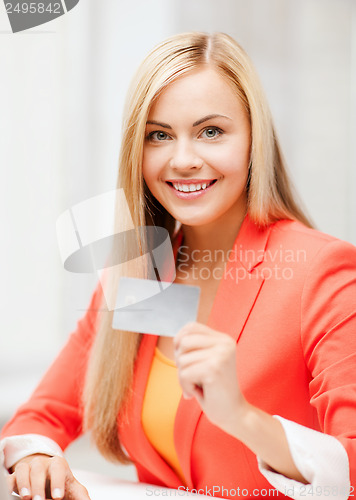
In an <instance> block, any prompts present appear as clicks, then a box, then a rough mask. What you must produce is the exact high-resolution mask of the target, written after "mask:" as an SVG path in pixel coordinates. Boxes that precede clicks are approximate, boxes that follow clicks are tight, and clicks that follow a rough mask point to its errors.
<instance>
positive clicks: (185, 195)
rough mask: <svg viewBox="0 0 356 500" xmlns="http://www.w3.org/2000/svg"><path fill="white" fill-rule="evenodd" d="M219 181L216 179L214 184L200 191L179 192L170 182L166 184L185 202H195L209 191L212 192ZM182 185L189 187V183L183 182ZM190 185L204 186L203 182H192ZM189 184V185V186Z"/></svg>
mask: <svg viewBox="0 0 356 500" xmlns="http://www.w3.org/2000/svg"><path fill="white" fill-rule="evenodd" d="M217 180H218V179H214V180H213V181H212V183H211V184H210V185H209V186H207V187H206V188H205V189H199V191H178V190H177V189H175V188H174V187H173V185H172V183H171V182H170V181H167V182H166V184H167V185H168V186H169V188H170V189H171V190H172V191H173V192H174V194H175V195H176V196H177V197H178V198H181V199H183V200H193V199H195V198H199V197H200V196H203V195H204V194H206V193H207V192H208V191H211V190H212V189H213V187H214V186H215V184H216V182H217ZM209 182H211V181H209ZM180 184H185V185H187V184H188V183H187V182H181V183H180ZM189 184H202V183H201V182H200V183H199V182H194V183H193V182H190V183H189ZM189 184H188V185H189Z"/></svg>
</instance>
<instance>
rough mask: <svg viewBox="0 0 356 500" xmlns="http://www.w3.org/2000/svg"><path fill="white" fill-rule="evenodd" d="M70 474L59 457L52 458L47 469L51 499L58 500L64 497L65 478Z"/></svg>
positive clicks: (64, 462)
mask: <svg viewBox="0 0 356 500" xmlns="http://www.w3.org/2000/svg"><path fill="white" fill-rule="evenodd" d="M68 474H71V472H70V470H69V468H68V464H67V462H66V460H64V459H63V458H61V457H53V458H52V459H51V461H50V464H49V467H48V477H49V481H50V491H51V497H52V498H53V499H54V500H60V499H62V498H63V497H64V490H65V483H66V476H67V475H68Z"/></svg>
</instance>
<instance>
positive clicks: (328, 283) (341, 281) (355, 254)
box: [175, 240, 356, 498]
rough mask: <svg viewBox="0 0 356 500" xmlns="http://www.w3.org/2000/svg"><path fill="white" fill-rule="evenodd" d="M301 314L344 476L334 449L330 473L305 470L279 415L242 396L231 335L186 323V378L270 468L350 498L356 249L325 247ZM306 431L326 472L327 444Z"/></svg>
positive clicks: (354, 453)
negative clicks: (337, 474)
mask: <svg viewBox="0 0 356 500" xmlns="http://www.w3.org/2000/svg"><path fill="white" fill-rule="evenodd" d="M301 315H302V318H301V319H302V328H301V343H302V347H303V352H304V357H305V362H306V364H307V366H308V368H309V371H310V373H311V376H312V377H313V380H312V382H311V384H310V392H311V404H312V405H313V406H314V407H315V408H316V409H317V411H318V414H319V421H320V424H321V427H322V430H323V432H325V433H327V434H331V435H332V436H335V437H337V438H338V441H337V440H336V438H335V437H333V438H332V440H333V445H330V450H331V455H332V454H334V455H335V457H336V458H335V460H336V461H337V462H338V463H342V464H343V465H342V466H340V467H341V470H342V471H344V472H343V473H342V474H341V475H340V478H339V479H338V478H335V474H334V470H335V467H334V462H333V456H334V455H332V456H331V459H330V462H329V465H327V464H326V465H327V469H326V472H325V473H324V474H322V475H321V474H314V473H313V474H309V477H306V475H307V474H304V475H303V473H302V470H301V467H300V464H298V465H299V467H297V464H296V463H295V460H294V458H293V455H294V456H296V453H295V452H294V451H293V445H291V444H290V443H288V440H287V437H286V433H285V431H284V429H283V426H282V424H281V421H279V420H278V419H276V418H274V417H272V416H271V415H268V414H266V413H265V412H263V411H261V410H259V409H258V408H256V407H254V406H252V405H250V404H249V403H248V402H247V401H246V400H245V399H244V397H243V395H242V394H241V392H240V390H239V387H238V384H237V375H236V365H235V358H236V356H235V349H236V345H235V343H234V342H233V341H231V339H230V337H229V336H227V335H225V334H222V333H221V332H216V331H214V330H212V329H210V328H208V327H206V326H205V325H201V324H199V323H191V324H189V325H186V326H185V327H184V328H183V329H182V330H181V332H180V333H179V335H178V336H177V338H176V340H175V342H176V362H177V365H178V368H179V377H180V381H181V384H182V387H183V391H184V392H185V394H186V396H187V397H196V399H197V401H198V402H199V404H200V405H201V407H202V409H203V411H204V413H205V414H206V416H207V417H208V418H209V420H211V421H212V423H214V424H215V425H217V426H218V427H220V428H222V429H223V430H225V431H226V432H228V433H229V434H231V435H233V436H235V437H236V438H237V439H239V440H241V441H242V442H244V443H245V444H246V445H247V446H248V447H249V448H250V449H251V450H252V451H254V453H255V454H256V455H257V456H258V457H259V459H260V461H262V462H264V463H265V464H268V466H269V467H270V468H271V469H272V470H275V471H276V472H277V473H279V474H281V475H283V476H285V477H287V478H291V479H294V480H296V481H299V482H310V476H312V477H319V478H320V477H321V476H323V478H324V479H325V478H326V481H329V483H327V484H328V485H329V486H330V485H332V484H334V485H336V486H337V487H338V488H339V487H340V488H339V490H340V491H343V493H341V496H338V497H337V498H347V497H348V495H347V494H346V496H345V490H347V491H348V485H349V484H350V483H349V477H348V476H349V474H350V476H351V485H355V482H356V477H355V471H356V441H355V437H356V432H355V428H356V423H355V422H356V404H355V403H356V401H355V399H356V398H355V394H356V335H355V332H356V249H355V247H353V246H352V245H350V244H347V243H345V242H342V241H340V240H332V241H331V242H328V243H327V244H326V245H325V246H324V247H323V248H322V250H321V251H319V253H318V254H317V256H316V257H315V258H314V261H313V262H312V263H311V265H310V268H309V273H308V275H307V277H306V280H305V285H304V291H303V296H302V304H301ZM281 376H283V374H281ZM227 416H229V417H228V418H227ZM292 424H293V422H292ZM295 425H297V424H295ZM305 429H306V430H309V429H307V428H305ZM312 432H316V431H312ZM316 434H321V433H316ZM300 436H301V434H300ZM307 436H308V434H307V433H306V434H305V437H304V443H302V447H301V448H303V449H304V451H305V456H306V457H307V456H308V461H309V465H310V463H313V467H314V468H315V470H317V469H318V468H319V470H321V469H322V468H325V461H324V456H323V452H324V450H325V448H323V447H321V449H320V450H319V449H311V448H310V447H311V446H312V442H309V441H308V437H307ZM322 437H323V438H326V439H327V438H329V437H330V436H327V435H326V434H324V435H322ZM326 439H324V442H325V443H326ZM290 441H291V440H290ZM338 442H339V443H340V442H341V443H342V445H343V447H341V446H338ZM318 443H321V441H318ZM327 447H328V444H326V448H327ZM345 450H346V451H347V456H345ZM299 456H300V450H299ZM306 460H307V459H306ZM345 467H346V469H347V470H346V473H345ZM306 469H308V468H307V467H306V468H305V470H306ZM309 469H310V468H309ZM341 476H342V477H341ZM333 481H334V483H333Z"/></svg>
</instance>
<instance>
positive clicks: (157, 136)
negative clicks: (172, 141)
mask: <svg viewBox="0 0 356 500" xmlns="http://www.w3.org/2000/svg"><path fill="white" fill-rule="evenodd" d="M147 139H148V140H149V141H166V140H167V139H169V136H168V134H166V132H162V131H160V130H157V131H156V132H151V133H150V134H148V136H147Z"/></svg>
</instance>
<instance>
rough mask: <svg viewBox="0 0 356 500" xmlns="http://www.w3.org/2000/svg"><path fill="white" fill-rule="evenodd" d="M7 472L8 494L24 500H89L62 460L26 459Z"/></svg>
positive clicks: (39, 457)
mask: <svg viewBox="0 0 356 500" xmlns="http://www.w3.org/2000/svg"><path fill="white" fill-rule="evenodd" d="M11 470H12V471H13V472H12V474H10V476H9V477H8V485H9V488H10V491H15V492H18V494H19V495H20V497H21V498H23V499H25V500H30V499H33V500H44V499H45V498H53V499H62V498H63V499H68V500H90V497H89V495H88V492H87V490H86V489H85V488H84V486H83V485H82V484H80V483H79V482H78V481H77V480H76V479H75V477H74V476H73V474H72V472H71V470H70V468H69V465H68V463H67V461H66V460H65V459H64V458H63V457H49V456H48V455H42V454H37V455H30V456H28V457H25V458H23V459H22V460H19V461H18V462H17V463H16V464H15V465H14V466H13V467H12V468H11Z"/></svg>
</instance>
